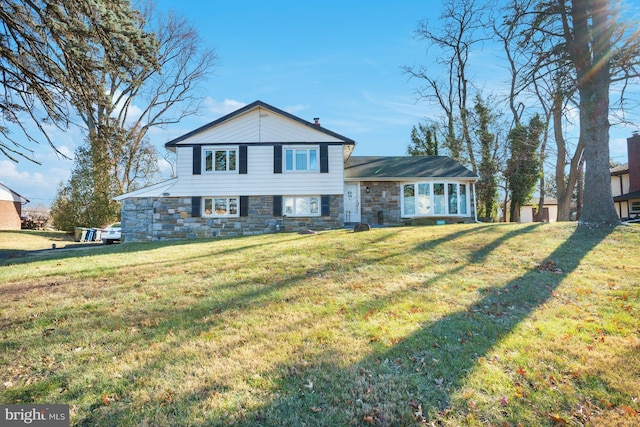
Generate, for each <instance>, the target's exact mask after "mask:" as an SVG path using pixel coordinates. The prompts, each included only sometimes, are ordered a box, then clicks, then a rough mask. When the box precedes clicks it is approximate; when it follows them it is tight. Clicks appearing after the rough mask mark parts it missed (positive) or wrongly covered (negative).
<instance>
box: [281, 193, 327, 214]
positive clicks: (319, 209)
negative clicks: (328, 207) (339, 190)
mask: <svg viewBox="0 0 640 427" xmlns="http://www.w3.org/2000/svg"><path fill="white" fill-rule="evenodd" d="M291 199H293V213H288V212H287V204H288V203H287V202H288V201H289V200H291ZM302 199H304V200H305V202H306V204H307V206H308V207H309V209H308V211H307V212H305V213H296V212H295V211H296V205H297V203H296V201H298V200H302ZM312 199H316V212H311V206H312V204H313V203H312ZM321 214H322V196H320V195H315V194H314V195H308V196H282V216H286V217H298V218H307V217H319V216H322V215H321Z"/></svg>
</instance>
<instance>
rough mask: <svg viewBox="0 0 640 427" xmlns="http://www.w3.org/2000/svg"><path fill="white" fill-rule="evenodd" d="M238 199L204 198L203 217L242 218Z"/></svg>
mask: <svg viewBox="0 0 640 427" xmlns="http://www.w3.org/2000/svg"><path fill="white" fill-rule="evenodd" d="M238 199H239V198H238V197H203V198H202V202H203V203H202V216H203V217H234V216H240V213H239V210H238Z"/></svg>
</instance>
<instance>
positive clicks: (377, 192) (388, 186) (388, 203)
mask: <svg viewBox="0 0 640 427" xmlns="http://www.w3.org/2000/svg"><path fill="white" fill-rule="evenodd" d="M367 188H368V189H369V192H368V193H367ZM360 203H361V208H360V209H361V210H360V212H361V215H362V222H364V223H366V224H370V225H376V224H379V223H380V221H379V219H380V218H379V217H378V212H382V223H383V224H385V225H399V224H401V223H402V219H401V218H400V184H399V183H397V182H384V181H376V182H372V181H364V182H361V183H360Z"/></svg>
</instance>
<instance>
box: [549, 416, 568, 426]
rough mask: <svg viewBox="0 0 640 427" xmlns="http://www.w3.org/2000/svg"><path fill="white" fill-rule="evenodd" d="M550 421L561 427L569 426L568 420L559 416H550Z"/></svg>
mask: <svg viewBox="0 0 640 427" xmlns="http://www.w3.org/2000/svg"><path fill="white" fill-rule="evenodd" d="M549 419H550V420H551V421H553V422H554V423H556V424H559V425H561V426H566V425H569V423H568V422H567V420H565V419H564V418H562V417H559V416H557V415H553V414H549Z"/></svg>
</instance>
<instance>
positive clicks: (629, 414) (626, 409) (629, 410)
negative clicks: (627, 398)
mask: <svg viewBox="0 0 640 427" xmlns="http://www.w3.org/2000/svg"><path fill="white" fill-rule="evenodd" d="M620 407H621V408H622V411H623V412H624V415H625V416H627V417H637V416H640V412H638V411H636V410H635V409H633V408H632V407H631V406H627V405H620Z"/></svg>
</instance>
